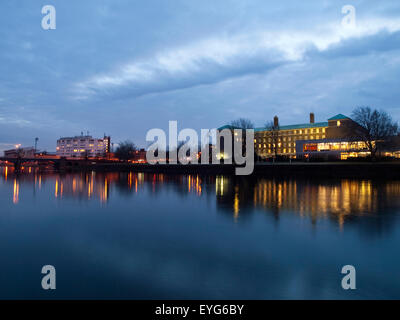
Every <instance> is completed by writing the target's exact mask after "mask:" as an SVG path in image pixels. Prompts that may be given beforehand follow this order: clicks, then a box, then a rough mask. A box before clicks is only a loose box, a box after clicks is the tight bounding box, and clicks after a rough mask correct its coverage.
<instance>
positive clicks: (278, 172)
mask: <svg viewBox="0 0 400 320" xmlns="http://www.w3.org/2000/svg"><path fill="white" fill-rule="evenodd" d="M235 168H236V167H235V166H234V165H229V164H209V165H201V164H197V165H195V164H192V165H190V164H189V165H180V164H167V165H166V164H164V165H149V164H128V163H127V164H125V163H104V164H101V163H98V164H93V165H88V166H87V167H85V169H86V170H93V171H133V172H145V173H169V174H213V175H215V174H226V175H234V174H235ZM80 169H83V168H82V167H81V168H80ZM252 175H253V176H279V177H329V178H387V179H400V162H377V163H369V162H352V163H347V162H329V163H328V162H322V163H303V162H301V163H300V162H293V163H262V164H256V165H255V166H254V171H253V173H252Z"/></svg>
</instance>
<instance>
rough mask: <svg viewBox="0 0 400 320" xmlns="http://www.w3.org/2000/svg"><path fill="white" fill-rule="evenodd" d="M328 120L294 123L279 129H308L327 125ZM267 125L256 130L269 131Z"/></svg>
mask: <svg viewBox="0 0 400 320" xmlns="http://www.w3.org/2000/svg"><path fill="white" fill-rule="evenodd" d="M327 126H328V122H317V123H304V124H292V125H288V126H279V130H293V129H308V128H322V127H327ZM267 130H268V129H267V128H266V127H261V128H255V129H254V131H255V132H257V131H267Z"/></svg>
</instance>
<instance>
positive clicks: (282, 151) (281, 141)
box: [254, 113, 333, 158]
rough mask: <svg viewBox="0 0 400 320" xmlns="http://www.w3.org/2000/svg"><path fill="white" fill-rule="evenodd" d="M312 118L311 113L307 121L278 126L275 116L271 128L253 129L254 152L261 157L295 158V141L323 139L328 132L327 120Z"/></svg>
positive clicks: (328, 124)
mask: <svg viewBox="0 0 400 320" xmlns="http://www.w3.org/2000/svg"><path fill="white" fill-rule="evenodd" d="M314 119H315V116H314V114H313V113H311V114H310V121H309V123H303V124H295V125H285V126H280V124H279V119H278V117H275V118H274V126H273V128H266V127H264V128H256V129H254V150H255V153H256V154H257V155H258V156H259V157H261V158H271V157H274V156H275V155H278V156H286V157H289V158H295V157H296V143H297V141H299V140H320V139H325V138H326V137H327V135H328V134H329V132H330V131H329V126H330V123H329V121H328V122H317V123H315V121H314ZM332 124H333V123H332Z"/></svg>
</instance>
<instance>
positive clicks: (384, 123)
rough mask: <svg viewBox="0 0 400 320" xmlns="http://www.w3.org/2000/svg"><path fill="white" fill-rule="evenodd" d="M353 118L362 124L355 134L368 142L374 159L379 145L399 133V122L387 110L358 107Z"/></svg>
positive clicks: (367, 144)
mask: <svg viewBox="0 0 400 320" xmlns="http://www.w3.org/2000/svg"><path fill="white" fill-rule="evenodd" d="M352 118H353V120H354V121H356V122H357V123H358V124H359V125H360V126H361V129H358V130H356V132H355V133H354V134H355V135H356V137H357V138H359V139H360V140H362V141H363V142H364V143H365V144H366V146H367V148H368V150H369V152H371V157H372V159H375V158H376V154H377V152H378V150H379V145H380V144H382V143H384V142H385V141H386V140H388V139H389V138H390V137H392V136H394V135H396V134H397V133H398V124H397V123H396V122H394V121H393V120H392V118H391V116H390V115H389V114H387V113H386V112H385V111H378V110H376V109H374V110H372V109H371V108H370V107H358V108H356V109H355V110H354V111H353V113H352Z"/></svg>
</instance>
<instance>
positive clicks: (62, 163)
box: [0, 157, 108, 172]
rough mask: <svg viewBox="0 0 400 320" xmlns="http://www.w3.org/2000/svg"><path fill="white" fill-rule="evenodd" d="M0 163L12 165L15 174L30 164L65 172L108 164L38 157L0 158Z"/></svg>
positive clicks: (95, 160) (97, 160)
mask: <svg viewBox="0 0 400 320" xmlns="http://www.w3.org/2000/svg"><path fill="white" fill-rule="evenodd" d="M0 161H7V163H12V164H13V165H14V170H15V172H20V171H21V167H23V166H30V165H31V164H32V163H35V164H38V165H39V167H40V166H41V165H42V166H43V165H45V164H50V165H52V166H54V168H55V169H56V170H65V169H68V168H79V167H84V166H88V165H93V164H97V163H98V162H108V161H107V160H104V159H101V160H99V159H90V158H89V159H82V158H76V159H74V158H72V159H71V158H40V157H0Z"/></svg>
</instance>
